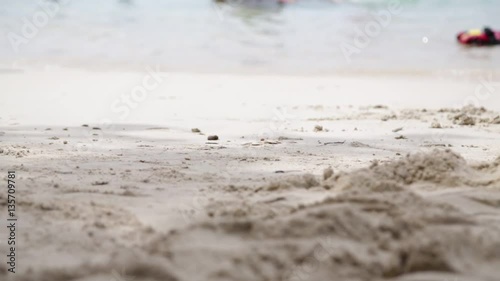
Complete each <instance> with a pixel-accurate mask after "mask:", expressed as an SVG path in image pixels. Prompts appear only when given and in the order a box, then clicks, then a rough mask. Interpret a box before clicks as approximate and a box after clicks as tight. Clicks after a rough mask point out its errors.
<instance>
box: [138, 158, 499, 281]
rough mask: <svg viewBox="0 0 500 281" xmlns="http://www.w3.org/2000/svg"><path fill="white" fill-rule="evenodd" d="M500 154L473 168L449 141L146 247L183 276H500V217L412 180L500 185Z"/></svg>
mask: <svg viewBox="0 0 500 281" xmlns="http://www.w3.org/2000/svg"><path fill="white" fill-rule="evenodd" d="M498 163H499V161H496V162H495V163H491V164H487V165H482V166H480V167H472V166H469V165H467V164H466V162H465V161H464V159H463V158H461V157H460V156H459V155H456V154H454V153H453V152H451V151H449V150H445V151H435V152H434V153H431V154H417V155H414V156H408V157H407V158H405V159H403V160H401V161H397V162H394V163H389V164H386V165H374V166H372V167H370V168H366V169H361V170H358V171H355V172H352V173H345V174H340V175H338V176H333V177H331V178H329V179H327V180H326V181H325V182H324V183H323V184H324V185H325V186H328V187H330V188H334V189H339V190H341V192H340V193H339V194H338V195H336V196H333V197H331V198H328V199H326V200H323V201H322V202H319V203H315V204H311V205H308V206H303V207H300V208H297V209H295V210H294V211H292V212H291V213H289V214H284V215H281V216H279V217H274V218H271V219H267V220H263V219H261V218H255V217H252V216H247V217H244V216H243V217H240V218H239V219H224V220H220V221H215V222H214V221H211V222H205V223H200V224H195V225H192V226H191V227H189V228H188V229H186V230H182V231H179V232H175V233H171V234H168V235H165V236H162V237H159V238H157V239H155V241H154V242H152V243H151V244H150V245H148V246H146V247H145V249H146V251H148V252H149V253H151V254H158V255H161V256H163V257H165V258H167V259H168V260H169V262H170V263H172V265H173V267H174V268H177V269H178V271H177V275H178V277H179V278H180V279H182V280H386V279H391V278H402V277H405V276H409V274H412V273H421V272H442V273H448V274H450V275H449V276H455V277H454V278H456V276H466V277H467V278H469V279H468V280H497V278H498V276H500V223H499V222H498V221H495V222H492V221H491V220H487V219H484V220H483V219H481V218H479V217H477V216H473V215H469V214H467V213H465V212H463V211H461V210H460V209H459V208H456V207H453V206H451V205H448V204H444V203H438V202H435V201H433V200H428V199H426V198H423V197H421V196H419V195H417V194H416V193H414V192H412V191H411V190H410V188H409V187H414V186H416V185H418V184H426V185H430V186H433V187H435V188H442V187H455V186H462V187H481V188H485V187H491V188H495V187H500V186H499V185H498V183H499V179H500V174H499V165H498ZM291 182H293V181H287V185H290V183H291ZM303 187H304V186H303V185H302V184H299V188H303ZM274 190H275V189H270V190H269V189H268V190H267V192H273V191H274ZM497 208H498V207H497Z"/></svg>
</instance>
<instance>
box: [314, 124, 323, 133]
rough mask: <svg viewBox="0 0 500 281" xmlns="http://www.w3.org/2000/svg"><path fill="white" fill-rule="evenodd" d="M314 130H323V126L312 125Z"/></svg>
mask: <svg viewBox="0 0 500 281" xmlns="http://www.w3.org/2000/svg"><path fill="white" fill-rule="evenodd" d="M314 131H315V132H322V131H323V126H320V125H316V126H314Z"/></svg>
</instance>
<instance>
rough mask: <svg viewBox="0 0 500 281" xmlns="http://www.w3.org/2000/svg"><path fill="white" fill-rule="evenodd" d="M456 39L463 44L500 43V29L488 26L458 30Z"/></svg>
mask: <svg viewBox="0 0 500 281" xmlns="http://www.w3.org/2000/svg"><path fill="white" fill-rule="evenodd" d="M457 40H458V42H459V43H460V44H463V45H473V46H492V45H498V44H500V31H493V30H491V29H489V28H485V29H483V30H481V29H472V30H468V31H464V32H460V33H459V34H458V35H457Z"/></svg>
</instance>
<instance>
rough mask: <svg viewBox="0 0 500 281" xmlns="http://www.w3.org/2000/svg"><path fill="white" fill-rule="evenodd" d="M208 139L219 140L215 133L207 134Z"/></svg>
mask: <svg viewBox="0 0 500 281" xmlns="http://www.w3.org/2000/svg"><path fill="white" fill-rule="evenodd" d="M207 139H208V140H209V141H214V140H219V137H218V136H217V135H212V136H208V138H207Z"/></svg>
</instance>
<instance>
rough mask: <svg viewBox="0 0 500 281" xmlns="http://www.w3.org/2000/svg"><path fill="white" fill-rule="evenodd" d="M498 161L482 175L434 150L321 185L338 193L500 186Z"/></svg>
mask: <svg viewBox="0 0 500 281" xmlns="http://www.w3.org/2000/svg"><path fill="white" fill-rule="evenodd" d="M499 159H500V158H498V159H497V160H496V161H495V162H494V163H491V164H488V165H487V166H491V167H492V169H493V170H490V171H489V172H488V173H486V172H485V171H484V170H482V169H481V168H477V167H471V166H469V165H467V163H466V162H465V160H464V159H463V158H462V157H461V156H460V155H457V154H455V153H453V152H452V151H451V150H434V151H433V152H432V153H430V154H422V153H420V154H415V155H407V157H406V158H404V159H402V160H400V161H395V162H391V163H388V164H385V165H378V164H377V163H374V164H373V165H372V166H371V167H369V168H365V169H361V170H358V171H355V172H352V173H347V174H346V173H342V174H339V175H335V176H333V177H330V178H329V179H327V180H326V181H325V182H324V183H323V185H324V186H325V187H327V188H336V189H341V190H344V189H350V188H363V189H366V188H369V189H377V190H384V189H390V188H396V189H397V188H401V187H403V186H407V185H420V186H421V185H425V186H427V187H431V188H449V187H478V186H483V187H488V186H489V187H494V186H495V185H496V186H499V185H500V174H499V171H498V162H499ZM483 166H484V165H483ZM495 168H497V169H496V170H495Z"/></svg>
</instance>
